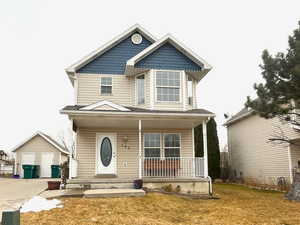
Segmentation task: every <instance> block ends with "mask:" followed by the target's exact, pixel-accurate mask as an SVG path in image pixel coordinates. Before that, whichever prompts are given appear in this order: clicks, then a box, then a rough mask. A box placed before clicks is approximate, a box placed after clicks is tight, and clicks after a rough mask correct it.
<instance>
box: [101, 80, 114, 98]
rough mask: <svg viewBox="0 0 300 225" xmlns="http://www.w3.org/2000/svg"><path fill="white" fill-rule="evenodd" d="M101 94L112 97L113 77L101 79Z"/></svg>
mask: <svg viewBox="0 0 300 225" xmlns="http://www.w3.org/2000/svg"><path fill="white" fill-rule="evenodd" d="M100 92H101V94H102V95H111V94H112V78H111V77H101V91H100Z"/></svg>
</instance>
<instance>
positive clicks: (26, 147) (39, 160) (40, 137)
mask: <svg viewBox="0 0 300 225" xmlns="http://www.w3.org/2000/svg"><path fill="white" fill-rule="evenodd" d="M12 152H14V153H15V171H14V173H15V174H18V175H20V177H23V176H24V174H23V168H22V165H25V164H30V165H39V166H40V173H39V177H41V178H43V177H51V165H60V164H61V163H63V162H65V161H67V160H68V155H69V152H68V151H67V150H66V149H65V148H64V147H63V146H61V145H60V144H59V143H58V142H57V141H55V140H54V139H53V138H51V137H50V136H48V135H46V134H44V133H42V132H36V133H35V134H33V135H32V136H30V137H29V138H27V139H26V140H24V141H23V142H21V143H20V144H19V145H17V146H16V147H14V148H13V150H12Z"/></svg>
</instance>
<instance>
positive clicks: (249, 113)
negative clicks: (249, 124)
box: [223, 110, 254, 126]
mask: <svg viewBox="0 0 300 225" xmlns="http://www.w3.org/2000/svg"><path fill="white" fill-rule="evenodd" d="M253 112H254V110H251V111H249V112H247V113H245V114H243V115H241V116H238V117H237V118H235V119H233V120H230V119H229V120H228V121H227V122H226V123H224V124H223V126H228V125H231V124H233V123H234V122H237V121H238V120H241V119H243V118H245V117H247V116H250V115H251V114H253Z"/></svg>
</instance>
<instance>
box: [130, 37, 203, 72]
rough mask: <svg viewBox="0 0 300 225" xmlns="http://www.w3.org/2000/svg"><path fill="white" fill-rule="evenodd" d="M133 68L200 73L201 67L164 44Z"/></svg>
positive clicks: (167, 44) (171, 46) (168, 44)
mask: <svg viewBox="0 0 300 225" xmlns="http://www.w3.org/2000/svg"><path fill="white" fill-rule="evenodd" d="M135 67H137V68H148V69H149V68H150V69H165V70H167V69H169V70H186V71H200V70H201V67H200V66H199V65H197V64H196V63H194V62H193V61H192V60H190V59H189V58H188V57H187V56H185V55H184V54H183V53H181V52H180V51H178V50H177V49H176V48H175V47H174V46H173V45H171V44H170V43H166V44H164V45H163V46H161V47H160V48H158V49H156V51H154V52H152V53H151V54H150V55H148V56H146V57H145V58H144V59H142V60H141V61H139V62H138V63H137V64H136V65H135Z"/></svg>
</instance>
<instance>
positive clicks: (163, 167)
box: [144, 159, 180, 177]
mask: <svg viewBox="0 0 300 225" xmlns="http://www.w3.org/2000/svg"><path fill="white" fill-rule="evenodd" d="M179 169H180V159H145V160H144V172H145V174H146V175H148V176H158V177H162V176H177V174H178V170H179Z"/></svg>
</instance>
